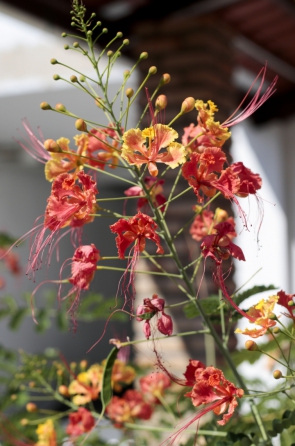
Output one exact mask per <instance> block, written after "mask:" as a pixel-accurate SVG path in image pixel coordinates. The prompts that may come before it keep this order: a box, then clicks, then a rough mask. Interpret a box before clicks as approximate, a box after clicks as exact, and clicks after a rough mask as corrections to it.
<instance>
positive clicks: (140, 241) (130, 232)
mask: <svg viewBox="0 0 295 446" xmlns="http://www.w3.org/2000/svg"><path fill="white" fill-rule="evenodd" d="M157 227H158V225H157V224H156V223H155V222H154V221H153V219H152V218H151V217H149V216H148V215H146V214H142V213H141V212H138V213H137V214H136V215H135V216H134V217H132V218H129V220H125V219H123V218H121V219H120V220H118V221H117V222H116V223H114V224H113V225H111V226H110V229H111V231H112V232H113V233H117V234H118V235H117V237H116V245H117V248H118V254H119V258H120V259H124V258H125V251H126V249H127V248H128V246H130V245H131V244H132V243H133V242H135V247H136V250H138V251H139V252H142V251H143V250H144V249H145V244H146V239H150V240H152V241H153V242H155V243H156V245H157V251H156V252H157V254H163V253H164V249H163V248H162V246H161V244H160V237H159V236H158V234H156V232H155V231H156V229H157Z"/></svg>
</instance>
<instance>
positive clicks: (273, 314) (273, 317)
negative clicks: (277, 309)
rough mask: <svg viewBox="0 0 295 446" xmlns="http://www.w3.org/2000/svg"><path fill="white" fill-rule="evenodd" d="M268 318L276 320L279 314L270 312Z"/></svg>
mask: <svg viewBox="0 0 295 446" xmlns="http://www.w3.org/2000/svg"><path fill="white" fill-rule="evenodd" d="M268 318H269V319H271V320H272V321H275V320H276V319H277V316H276V314H275V313H270V314H269V316H268Z"/></svg>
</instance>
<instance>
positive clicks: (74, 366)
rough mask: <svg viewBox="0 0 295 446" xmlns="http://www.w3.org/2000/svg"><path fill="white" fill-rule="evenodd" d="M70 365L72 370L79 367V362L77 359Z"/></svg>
mask: <svg viewBox="0 0 295 446" xmlns="http://www.w3.org/2000/svg"><path fill="white" fill-rule="evenodd" d="M70 367H71V369H72V370H75V368H76V367H77V363H76V362H75V361H72V362H71V363H70Z"/></svg>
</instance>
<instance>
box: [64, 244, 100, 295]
mask: <svg viewBox="0 0 295 446" xmlns="http://www.w3.org/2000/svg"><path fill="white" fill-rule="evenodd" d="M98 260H100V255H99V251H98V249H96V247H95V246H94V245H93V244H91V245H84V246H80V247H79V248H77V249H76V251H75V252H74V255H73V259H72V265H71V270H72V275H71V278H70V279H69V282H70V283H71V284H73V285H74V286H75V288H78V289H79V290H88V289H89V284H90V282H91V281H92V279H93V277H94V274H95V271H96V264H97V262H98Z"/></svg>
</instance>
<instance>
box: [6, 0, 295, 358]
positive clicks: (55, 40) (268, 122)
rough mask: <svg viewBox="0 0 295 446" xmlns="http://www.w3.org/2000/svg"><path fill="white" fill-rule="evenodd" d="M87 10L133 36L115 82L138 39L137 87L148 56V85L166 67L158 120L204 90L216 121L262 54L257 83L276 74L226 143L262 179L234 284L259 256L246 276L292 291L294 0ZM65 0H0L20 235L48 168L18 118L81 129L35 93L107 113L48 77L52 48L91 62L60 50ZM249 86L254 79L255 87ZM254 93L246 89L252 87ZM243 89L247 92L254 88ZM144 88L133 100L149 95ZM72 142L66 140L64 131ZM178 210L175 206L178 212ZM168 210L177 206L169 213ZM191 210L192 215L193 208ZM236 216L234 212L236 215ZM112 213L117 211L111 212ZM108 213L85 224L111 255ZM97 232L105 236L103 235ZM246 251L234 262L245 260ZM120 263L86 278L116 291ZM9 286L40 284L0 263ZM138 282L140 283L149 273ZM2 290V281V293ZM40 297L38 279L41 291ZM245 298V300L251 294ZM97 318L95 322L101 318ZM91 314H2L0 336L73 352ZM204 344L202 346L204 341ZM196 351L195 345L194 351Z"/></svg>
mask: <svg viewBox="0 0 295 446" xmlns="http://www.w3.org/2000/svg"><path fill="white" fill-rule="evenodd" d="M84 3H85V5H86V7H87V9H88V11H89V12H96V13H97V19H98V20H101V21H102V22H103V27H107V28H108V30H109V32H108V34H107V35H106V36H105V37H104V38H103V39H102V40H100V41H99V42H100V43H101V44H105V43H107V42H108V41H109V40H110V39H111V38H112V37H113V36H114V35H115V34H116V32H117V31H122V32H123V34H124V37H126V38H129V39H130V45H129V46H128V47H126V50H125V51H124V55H123V57H122V58H120V60H119V61H118V63H117V68H116V70H115V71H114V73H113V77H112V79H111V88H112V89H113V90H114V91H116V89H117V88H118V86H119V85H120V83H121V82H122V73H123V71H124V70H125V69H128V68H130V67H131V66H132V65H133V64H134V62H135V61H136V60H137V59H138V57H139V54H140V53H141V52H142V51H147V52H148V53H149V58H148V59H147V60H145V61H143V62H142V63H141V64H140V65H139V67H138V71H137V72H136V73H135V76H134V77H133V78H131V80H130V84H129V85H130V86H132V87H133V88H134V89H135V88H136V85H138V84H139V82H140V80H141V79H143V77H144V76H145V75H146V72H147V70H148V67H150V66H152V65H155V66H157V68H158V74H157V75H156V76H155V77H154V78H152V79H151V80H150V83H149V84H148V86H149V88H150V91H152V90H153V88H154V87H155V86H156V85H157V83H158V81H159V78H160V76H161V75H162V74H163V73H166V72H168V73H169V74H170V75H171V82H170V84H169V85H168V86H165V87H164V88H163V91H162V93H164V94H166V95H167V96H168V101H169V106H168V109H167V111H166V121H167V122H169V120H170V119H171V118H172V117H173V116H175V115H176V114H177V113H178V111H179V108H180V104H181V102H182V101H183V99H184V98H185V97H187V96H194V97H195V98H198V99H203V100H205V101H207V100H208V99H211V100H213V101H214V102H215V103H216V104H217V105H218V108H219V110H220V112H219V114H218V115H217V118H218V119H219V120H220V121H221V122H222V121H224V120H225V119H226V118H227V117H228V116H230V114H231V113H232V112H233V111H234V110H235V109H236V107H237V106H238V105H239V103H240V101H241V99H242V98H243V97H244V95H245V93H246V92H247V90H248V89H249V87H250V85H251V84H252V82H253V80H254V79H255V77H256V76H257V74H258V72H259V71H260V69H261V68H262V67H263V66H264V65H265V64H266V63H267V66H268V69H267V74H266V81H265V87H267V85H269V83H270V82H271V81H272V80H273V78H274V77H275V76H276V75H278V76H279V80H278V82H277V87H276V88H277V91H276V93H275V94H274V95H273V96H272V97H271V98H270V99H269V100H268V101H267V103H266V105H264V106H262V107H261V108H260V109H259V110H258V111H257V112H256V113H255V114H254V116H253V117H252V118H250V119H248V120H247V122H243V123H241V124H239V125H238V126H237V127H234V128H233V129H232V131H233V137H232V143H231V145H228V146H227V150H228V151H229V153H230V155H231V156H232V157H233V159H234V161H240V160H242V161H243V162H244V164H245V165H246V166H247V167H249V168H250V169H251V170H252V171H253V172H257V173H260V175H261V176H262V179H263V188H262V190H261V191H260V193H259V197H260V198H259V200H260V201H261V203H263V207H264V214H263V219H264V224H262V227H261V230H260V231H259V240H258V241H257V237H258V230H259V225H260V218H261V215H259V214H257V204H256V201H255V198H253V197H252V199H251V198H250V199H249V200H248V198H246V199H244V200H241V204H242V206H243V208H244V209H245V210H246V212H247V215H248V216H249V221H251V223H252V226H250V232H249V231H246V230H245V229H244V230H243V228H242V227H240V228H239V231H241V234H240V236H239V243H238V244H239V246H241V248H242V249H243V251H244V253H245V257H246V263H243V264H240V263H239V262H238V263H237V264H236V265H235V274H234V277H233V280H232V285H231V288H232V290H233V289H234V288H235V287H236V288H238V287H239V286H241V285H242V284H244V283H245V282H246V281H248V280H249V279H250V278H251V277H252V275H254V274H255V273H256V272H257V271H258V270H260V268H262V270H261V271H260V272H259V273H258V274H257V275H255V277H254V278H253V279H251V280H250V281H249V283H248V284H247V287H250V286H253V285H255V284H259V285H260V284H265V285H268V284H271V283H272V284H274V285H275V286H277V287H278V288H280V289H281V288H282V289H284V290H285V291H286V292H288V293H294V292H295V275H294V274H293V271H294V266H295V265H294V264H295V206H294V193H295V176H294V173H293V166H294V165H295V150H294V141H295V114H294V113H295V107H294V105H295V52H294V42H295V3H294V1H292V0H290V1H289V0H199V1H197V0H195V1H190V0H182V1H181V2H173V5H172V3H171V2H169V4H168V3H167V5H166V6H165V7H164V6H163V5H161V8H159V2H156V1H155V0H137V1H135V0H122V1H120V0H119V1H112V0H85V2H84ZM69 10H70V4H69V2H68V0H30V2H23V1H21V0H9V1H2V2H0V61H1V63H0V67H1V69H0V85H1V88H0V191H1V192H0V209H1V212H0V231H7V232H8V233H9V234H10V235H11V236H12V237H15V238H18V237H20V236H22V235H23V234H25V233H26V232H27V231H29V230H30V229H31V228H32V227H33V225H34V222H35V220H36V218H37V217H38V216H40V215H42V214H43V213H44V209H45V205H46V199H47V197H48V196H49V193H50V184H49V183H48V182H46V181H45V180H44V174H43V166H42V165H41V164H39V163H37V162H36V161H35V160H33V159H32V158H31V157H30V156H29V155H27V154H26V153H25V152H24V151H23V149H22V148H21V147H20V145H19V144H18V142H17V141H16V140H18V139H19V140H22V141H24V137H25V131H24V129H23V128H22V122H21V121H22V119H24V118H26V119H27V120H28V122H29V123H30V126H31V128H32V129H33V131H34V132H35V133H38V128H39V127H40V128H41V129H42V133H43V135H44V138H45V139H47V138H52V139H57V138H59V137H61V136H65V137H68V138H69V139H70V140H71V141H73V136H74V135H75V134H76V133H77V132H76V129H75V127H74V120H71V119H70V118H67V117H64V116H61V115H58V114H57V113H53V112H49V111H41V110H40V108H39V104H40V103H41V102H42V101H47V102H49V103H50V104H51V105H52V106H54V105H55V104H56V103H58V102H61V103H64V104H65V105H66V107H67V108H68V109H69V110H71V111H72V112H74V113H77V115H79V116H81V117H83V118H87V119H90V120H94V121H98V120H99V121H100V122H103V117H102V113H100V110H99V109H98V108H97V107H95V105H94V104H92V103H91V101H90V100H87V98H85V97H84V95H83V96H82V95H81V93H80V92H79V91H76V90H75V89H74V88H73V87H71V86H69V85H68V84H66V83H64V82H61V81H59V82H54V81H53V80H52V75H53V74H54V73H58V74H60V75H62V76H64V77H66V78H67V79H69V77H70V76H71V74H73V73H72V71H71V70H66V69H65V70H63V69H62V67H60V66H59V65H54V66H53V65H51V64H50V59H51V58H56V59H57V60H61V61H63V63H65V64H66V65H69V66H72V67H77V69H78V70H79V71H81V72H84V73H89V68H91V67H89V66H87V64H86V60H85V58H83V57H82V56H77V54H76V53H75V52H72V51H65V50H64V49H63V45H64V44H65V43H72V41H73V39H71V38H67V39H62V38H61V37H60V34H61V32H63V31H66V32H69V33H70V32H71V31H72V29H71V27H70V16H69ZM254 91H255V90H254ZM251 95H253V93H251ZM250 97H251V96H250ZM145 103H146V98H145V97H144V96H143V97H142V98H141V102H140V103H139V104H138V110H139V109H141V107H142V105H145ZM136 113H137V109H136V108H134V109H133V115H132V116H130V121H129V124H130V126H131V125H132V123H134V122H136ZM191 122H195V116H194V114H193V113H192V114H191V115H186V116H185V117H184V119H183V120H179V121H177V125H176V128H177V130H178V132H179V134H180V135H181V132H182V129H183V127H184V126H187V125H189V124H190V123H191ZM72 144H73V143H72ZM98 189H99V191H100V196H107V195H114V194H115V195H119V194H120V193H121V191H120V184H119V183H118V182H114V181H113V180H111V181H110V179H108V177H107V176H100V177H99V181H98ZM193 204H195V203H194V197H193V196H191V197H189V198H188V199H183V200H182V202H181V203H179V206H178V208H177V209H174V211H173V210H171V212H172V213H171V215H170V218H171V219H173V218H174V217H175V216H176V215H177V216H179V215H183V219H184V221H185V220H187V218H188V217H187V215H186V214H185V210H186V209H189V212H190V207H191V206H192V205H193ZM180 211H181V212H180ZM173 212H174V214H173ZM189 215H191V214H190V213H189ZM238 220H239V219H238V218H237V221H238ZM112 222H113V221H112ZM108 224H110V222H107V221H106V222H103V223H101V220H99V222H98V223H97V224H95V225H88V226H89V227H87V230H86V231H85V238H84V240H85V241H87V240H88V242H89V243H91V242H93V243H96V244H97V247H98V248H99V249H100V251H101V253H105V252H106V251H107V252H108V254H107V255H112V254H113V255H115V253H116V248H115V244H114V237H113V235H111V234H109V233H108V231H107V225H108ZM101 234H103V237H102V236H101ZM63 243H64V245H63V250H64V253H65V256H66V257H65V258H67V257H71V255H72V247H71V245H70V242H66V241H65V242H63ZM193 243H195V242H193V241H192V240H191V239H187V240H186V241H185V242H182V244H181V245H179V246H178V249H179V251H180V253H181V255H183V256H184V258H185V256H187V252H188V251H191V249H193V248H192V244H193ZM28 245H29V243H28V241H27V242H26V243H25V244H24V246H22V247H19V248H18V253H19V255H20V257H21V260H22V263H23V264H24V265H25V264H26V261H27V257H28ZM241 263H242V262H241ZM211 273H212V272H211V271H209V275H208V277H207V280H206V286H204V287H203V290H202V292H203V295H204V296H205V295H206V293H212V292H214V291H216V289H215V288H216V287H215V285H214V283H213V281H212V280H211V281H210V277H209V276H210V275H211ZM42 274H43V280H46V279H47V278H51V279H55V278H57V277H58V275H59V266H58V265H56V264H55V262H52V265H51V267H50V271H48V270H47V269H46V268H44V269H43V271H42V272H41V274H40V275H38V283H40V281H42V279H41V277H42ZM119 279H120V274H118V275H117V276H116V277H115V275H114V274H113V273H111V274H107V273H105V274H103V277H102V275H99V274H97V275H96V278H95V281H94V282H93V285H92V289H94V290H96V291H98V292H100V293H102V294H103V295H105V296H114V295H115V294H116V292H117V283H118V281H119ZM5 280H6V282H7V283H6V289H5V293H7V292H9V293H10V294H12V295H13V296H15V297H16V298H17V299H21V296H22V295H23V293H24V292H25V291H32V290H33V289H34V288H35V286H36V284H34V283H31V282H29V281H28V280H27V278H23V276H20V277H19V278H18V279H17V280H15V279H14V278H13V279H12V278H11V277H10V276H8V275H7V278H6V277H5ZM157 286H158V287H159V293H160V294H161V290H164V289H165V291H166V292H168V293H169V297H170V299H171V300H170V302H171V303H172V302H174V301H175V302H176V301H179V295H178V294H177V291H176V290H174V289H171V287H170V283H169V284H168V283H167V282H166V281H165V279H163V280H161V281H157ZM139 287H140V288H141V289H143V297H148V296H146V295H144V293H145V292H146V291H145V285H142V283H141V286H140V284H139ZM3 293H4V291H2V294H3ZM38 295H39V296H40V297H38V298H40V299H41V298H42V289H40V290H39V291H38ZM247 305H248V304H247ZM101 324H103V322H102V323H101ZM101 324H100V325H99V326H98V323H97V322H96V323H94V324H90V325H89V324H87V326H86V325H83V323H81V324H79V327H78V334H77V335H76V336H75V335H73V333H71V332H66V333H63V334H62V333H60V332H58V331H57V330H56V329H55V328H54V327H52V329H51V330H50V331H49V337H48V332H47V333H46V335H42V336H37V335H36V334H35V332H34V329H33V327H32V320H31V319H30V318H29V319H28V320H26V321H25V323H24V324H23V325H22V328H21V330H20V331H19V332H17V333H15V334H13V333H10V332H9V331H8V327H7V325H6V322H5V321H3V322H1V324H0V337H1V342H2V343H3V344H4V345H5V346H6V347H9V348H17V347H21V348H24V349H27V350H30V351H40V350H42V349H44V348H46V347H47V346H48V344H49V341H50V345H51V346H56V347H59V348H60V349H61V350H63V351H64V350H66V352H67V357H68V359H69V360H72V359H75V356H76V355H77V354H78V353H79V355H82V356H83V354H84V353H85V351H86V350H87V349H88V348H89V347H90V346H91V345H92V343H93V341H95V340H96V339H97V338H98V337H99V335H100V333H101V329H102V325H101ZM178 324H179V329H180V331H181V330H182V329H183V328H185V327H187V320H186V319H185V318H184V317H183V318H181V317H179V318H178ZM129 325H130V324H128V323H127V324H122V325H119V326H118V323H116V324H114V325H112V324H110V326H109V332H108V335H107V336H106V337H105V341H104V344H101V345H100V347H99V348H98V349H94V350H93V351H92V352H91V355H93V356H92V358H91V357H90V358H89V359H90V360H91V359H94V358H95V359H102V358H103V357H104V356H105V352H106V351H108V349H109V347H108V346H107V342H108V339H109V338H110V337H115V336H116V332H118V331H119V332H120V334H122V335H124V336H126V335H128V334H130V331H128V330H130V329H129V328H128V326H129ZM187 348H188V350H189V352H190V355H191V356H192V355H194V357H196V348H197V347H196V346H195V345H191V344H190V341H189V340H188V341H187ZM200 355H202V353H200ZM198 358H199V359H202V357H199V356H198Z"/></svg>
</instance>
